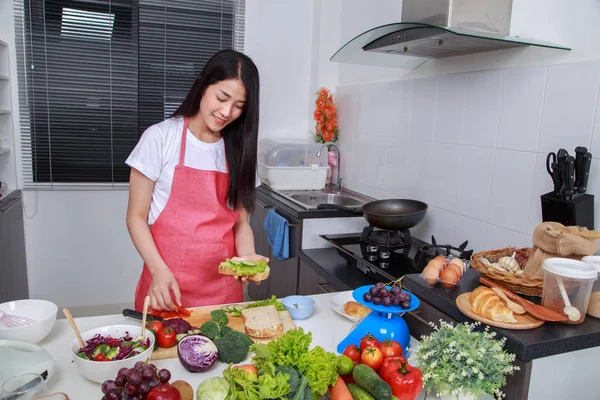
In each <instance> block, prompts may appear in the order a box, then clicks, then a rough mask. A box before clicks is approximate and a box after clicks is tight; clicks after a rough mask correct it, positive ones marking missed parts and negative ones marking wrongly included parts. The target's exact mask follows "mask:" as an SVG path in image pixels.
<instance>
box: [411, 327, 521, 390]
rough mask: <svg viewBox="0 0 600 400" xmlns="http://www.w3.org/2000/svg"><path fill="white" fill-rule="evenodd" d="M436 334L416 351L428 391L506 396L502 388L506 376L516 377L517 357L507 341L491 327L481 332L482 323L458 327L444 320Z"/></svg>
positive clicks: (436, 329) (422, 343)
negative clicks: (500, 337)
mask: <svg viewBox="0 0 600 400" xmlns="http://www.w3.org/2000/svg"><path fill="white" fill-rule="evenodd" d="M430 325H431V326H433V327H434V332H432V333H431V334H430V335H429V336H423V337H422V338H421V342H420V347H419V349H418V350H416V351H414V357H415V361H416V364H417V365H418V366H419V368H420V369H421V372H422V373H423V385H424V387H425V388H426V390H427V391H430V390H431V389H432V388H435V391H436V393H437V394H438V396H441V395H450V396H456V397H457V398H458V396H460V395H471V396H474V397H476V398H477V397H479V396H481V395H483V394H486V393H487V394H489V395H491V396H494V397H495V398H497V399H499V398H502V397H504V396H505V395H504V394H503V393H502V391H501V390H500V388H501V387H502V386H504V385H505V384H506V375H512V373H513V372H514V371H516V370H519V367H518V366H515V365H513V362H514V360H515V355H514V354H510V353H507V352H506V351H504V343H505V342H506V339H499V340H498V339H495V336H496V333H495V332H490V331H489V327H486V328H485V330H484V331H477V330H475V327H477V326H478V325H480V323H479V322H476V323H473V324H468V323H461V324H458V325H456V326H454V325H452V324H449V323H447V322H444V321H441V320H440V326H439V327H437V326H435V324H433V323H431V324H430Z"/></svg>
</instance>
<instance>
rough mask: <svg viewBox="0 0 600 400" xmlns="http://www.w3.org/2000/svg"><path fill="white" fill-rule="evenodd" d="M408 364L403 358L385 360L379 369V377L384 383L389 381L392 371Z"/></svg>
mask: <svg viewBox="0 0 600 400" xmlns="http://www.w3.org/2000/svg"><path fill="white" fill-rule="evenodd" d="M403 362H404V363H407V361H406V358H404V357H402V356H396V357H388V358H385V359H384V360H383V364H381V368H379V376H380V377H381V379H383V380H384V381H386V382H387V381H388V379H389V377H390V375H391V373H392V371H395V370H397V369H399V368H401V367H402V363H403Z"/></svg>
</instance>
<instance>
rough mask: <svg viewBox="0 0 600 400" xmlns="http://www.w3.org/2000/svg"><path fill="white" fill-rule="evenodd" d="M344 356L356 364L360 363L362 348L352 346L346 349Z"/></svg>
mask: <svg viewBox="0 0 600 400" xmlns="http://www.w3.org/2000/svg"><path fill="white" fill-rule="evenodd" d="M342 354H344V355H345V356H348V357H350V359H351V360H352V361H354V362H357V361H360V348H359V347H358V346H357V345H355V344H351V345H349V346H348V347H346V349H345V350H344V353H342Z"/></svg>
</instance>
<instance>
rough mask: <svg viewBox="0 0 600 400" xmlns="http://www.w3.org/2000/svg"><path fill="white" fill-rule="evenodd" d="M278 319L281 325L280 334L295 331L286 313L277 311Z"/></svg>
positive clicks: (290, 317) (292, 322)
mask: <svg viewBox="0 0 600 400" xmlns="http://www.w3.org/2000/svg"><path fill="white" fill-rule="evenodd" d="M279 318H281V322H282V323H283V332H282V333H286V332H287V331H295V330H296V324H295V323H294V320H293V319H292V316H291V315H290V313H289V312H288V311H279Z"/></svg>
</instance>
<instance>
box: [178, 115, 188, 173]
mask: <svg viewBox="0 0 600 400" xmlns="http://www.w3.org/2000/svg"><path fill="white" fill-rule="evenodd" d="M189 124H190V119H189V118H188V117H184V118H183V132H182V133H181V146H180V149H179V164H177V165H183V160H184V159H185V142H186V138H187V130H188V125H189Z"/></svg>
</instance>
